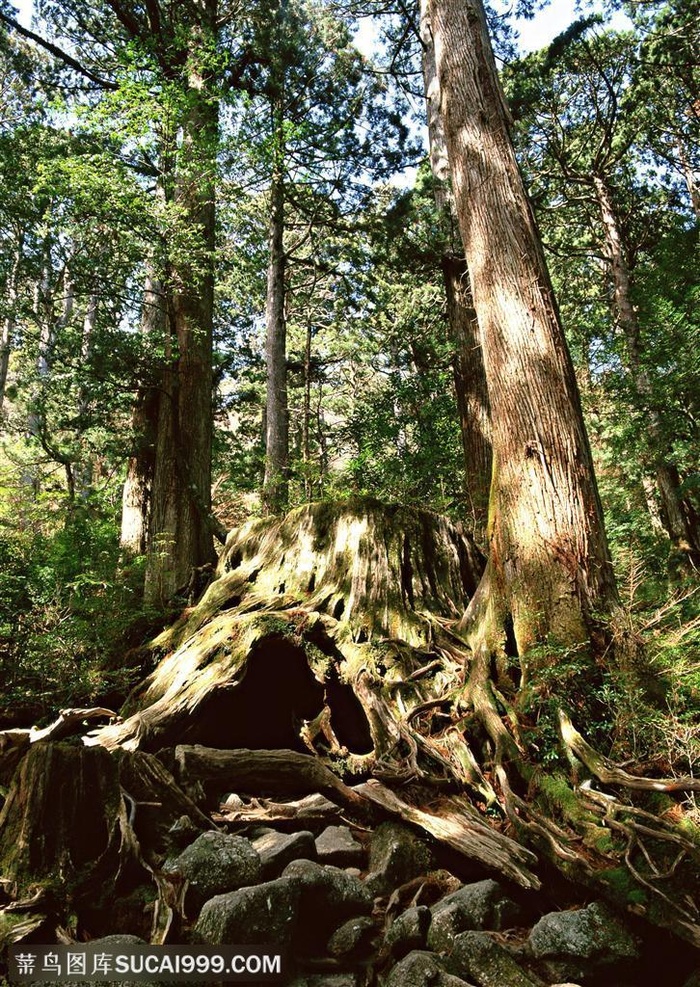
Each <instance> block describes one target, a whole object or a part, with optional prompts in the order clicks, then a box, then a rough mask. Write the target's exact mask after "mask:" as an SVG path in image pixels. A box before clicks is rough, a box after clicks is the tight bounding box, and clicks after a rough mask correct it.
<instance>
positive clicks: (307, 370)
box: [301, 320, 313, 503]
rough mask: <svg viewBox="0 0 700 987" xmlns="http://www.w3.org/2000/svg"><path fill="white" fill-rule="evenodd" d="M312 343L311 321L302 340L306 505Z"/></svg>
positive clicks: (309, 486) (308, 493)
mask: <svg viewBox="0 0 700 987" xmlns="http://www.w3.org/2000/svg"><path fill="white" fill-rule="evenodd" d="M312 342H313V326H312V324H311V320H309V321H308V323H307V326H306V338H305V340H304V411H303V415H302V423H301V454H302V460H303V463H304V499H305V500H306V501H307V503H310V502H311V500H313V483H312V482H311V475H310V472H309V471H310V469H311V343H312Z"/></svg>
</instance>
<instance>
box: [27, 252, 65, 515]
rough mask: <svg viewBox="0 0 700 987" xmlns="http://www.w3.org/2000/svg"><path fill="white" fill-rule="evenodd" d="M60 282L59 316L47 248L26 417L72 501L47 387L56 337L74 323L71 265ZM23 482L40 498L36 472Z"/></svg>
mask: <svg viewBox="0 0 700 987" xmlns="http://www.w3.org/2000/svg"><path fill="white" fill-rule="evenodd" d="M61 280H62V282H63V295H62V298H61V314H60V315H59V316H58V317H56V315H55V297H54V291H53V288H52V287H51V282H50V253H49V250H48V247H47V249H46V256H45V266H44V274H43V277H42V283H41V285H39V286H37V292H36V295H35V304H34V310H35V314H36V316H37V321H38V322H39V327H40V328H39V348H38V351H37V357H36V381H35V384H34V388H33V393H32V400H31V403H30V407H29V415H28V418H27V431H28V434H29V435H30V436H32V437H33V438H35V439H37V440H38V442H39V444H40V445H41V448H42V449H43V450H44V452H45V453H46V454H47V456H49V457H50V458H51V459H53V460H54V461H55V462H57V463H61V464H62V466H63V467H64V469H65V474H66V487H67V490H68V500H69V501H73V499H74V497H75V478H74V474H73V464H72V462H71V459H70V458H69V457H68V456H66V455H65V454H64V453H62V452H61V451H60V450H59V449H58V448H56V446H54V445H53V444H52V442H51V436H50V435H49V427H48V423H47V420H46V386H47V383H48V379H49V375H50V373H51V363H52V359H53V355H52V351H53V348H54V345H55V342H56V339H57V337H58V336H59V335H60V333H61V332H62V331H63V330H64V329H65V327H66V326H67V325H68V323H69V322H70V320H71V317H72V315H73V306H74V303H75V292H74V286H73V279H72V277H71V273H70V267H69V265H68V263H67V264H66V266H65V268H64V270H63V274H62V278H61ZM24 482H26V483H27V484H30V485H31V486H32V487H33V489H34V495H35V496H36V495H38V493H39V489H40V478H39V473H38V471H37V470H33V471H32V472H31V473H30V474H27V475H26V476H25V477H24Z"/></svg>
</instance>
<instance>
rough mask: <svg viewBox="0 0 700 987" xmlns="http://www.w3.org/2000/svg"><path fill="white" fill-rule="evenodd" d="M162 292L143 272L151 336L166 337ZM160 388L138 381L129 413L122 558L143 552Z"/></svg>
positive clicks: (145, 324)
mask: <svg viewBox="0 0 700 987" xmlns="http://www.w3.org/2000/svg"><path fill="white" fill-rule="evenodd" d="M165 323H166V311H165V293H164V288H163V285H162V283H161V282H160V281H158V280H157V279H156V278H154V277H153V276H152V275H151V274H150V273H149V274H147V275H146V282H145V286H144V292H143V307H142V310H141V332H142V333H143V334H144V336H147V337H149V338H150V339H151V340H156V341H159V340H162V339H164V337H165ZM159 401H160V389H159V388H158V386H157V384H156V383H154V382H153V381H145V382H141V383H140V384H139V387H138V390H137V393H136V400H135V402H134V407H133V410H132V413H131V429H132V433H133V436H134V448H133V450H132V453H131V455H130V457H129V463H128V466H127V472H126V479H125V481H124V489H123V491H122V521H121V533H120V538H119V543H120V546H121V550H122V554H123V556H124V557H125V558H129V557H133V556H137V555H146V553H147V551H148V547H149V542H148V527H149V516H150V503H151V489H152V486H153V473H154V470H155V440H156V429H157V416H158V405H159Z"/></svg>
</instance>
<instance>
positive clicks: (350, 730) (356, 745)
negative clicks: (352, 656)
mask: <svg viewBox="0 0 700 987" xmlns="http://www.w3.org/2000/svg"><path fill="white" fill-rule="evenodd" d="M326 698H327V700H328V705H329V706H330V708H331V724H332V726H333V730H334V731H335V735H336V737H337V738H338V742H339V743H340V744H341V745H342V746H343V747H347V749H348V750H349V751H351V752H352V753H353V754H369V752H370V751H371V750H372V748H373V747H374V744H373V743H372V734H371V733H370V730H369V723H368V722H367V717H366V716H365V711H364V710H363V708H362V706H361V704H360V700H359V699H358V698H357V696H356V695H355V693H354V691H353V689H352V687H351V686H349V685H346V684H345V683H344V682H341V681H340V680H339V678H338V675H337V673H336V671H335V669H334V670H333V672H332V673H331V675H330V676H329V677H328V681H327V682H326Z"/></svg>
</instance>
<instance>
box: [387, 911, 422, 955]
mask: <svg viewBox="0 0 700 987" xmlns="http://www.w3.org/2000/svg"><path fill="white" fill-rule="evenodd" d="M430 919H431V915H430V909H429V908H428V907H427V906H426V905H418V906H417V907H416V908H407V909H406V911H405V912H403V914H401V915H399V917H398V918H397V919H395V920H394V921H393V922H392V924H391V925H390V926H389V929H388V931H387V933H386V935H385V937H384V945H385V947H386V948H387V949H388V950H389V952H390V953H391V954H392V956H395V957H396V958H397V959H401V957H402V956H405V955H406V954H407V953H410V952H411V951H412V950H416V949H417V950H420V949H425V945H426V942H427V937H428V929H429V928H430Z"/></svg>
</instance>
